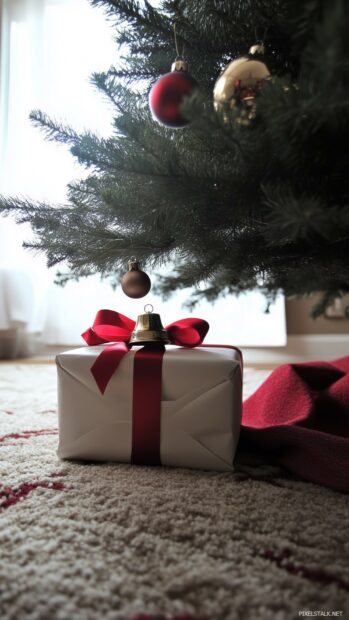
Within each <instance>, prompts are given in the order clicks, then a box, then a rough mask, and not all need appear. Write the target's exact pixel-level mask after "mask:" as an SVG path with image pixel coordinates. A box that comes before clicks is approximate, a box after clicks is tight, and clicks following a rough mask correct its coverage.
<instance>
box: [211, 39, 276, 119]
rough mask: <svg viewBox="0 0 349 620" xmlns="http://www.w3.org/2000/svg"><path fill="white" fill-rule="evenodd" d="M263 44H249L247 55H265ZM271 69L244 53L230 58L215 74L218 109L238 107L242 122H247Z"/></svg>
mask: <svg viewBox="0 0 349 620" xmlns="http://www.w3.org/2000/svg"><path fill="white" fill-rule="evenodd" d="M264 51H265V50H264V45H263V44H260V43H258V44H256V45H252V47H251V48H250V50H249V53H250V55H255V54H258V55H260V54H264ZM270 77H271V76H270V71H269V69H268V67H267V65H266V64H265V63H264V62H262V61H261V60H257V59H254V58H249V57H248V56H243V57H242V58H237V59H236V60H232V61H231V62H230V63H229V64H228V66H227V67H226V68H225V69H224V71H223V72H222V73H221V75H220V76H219V77H218V79H217V81H216V83H215V86H214V89H213V100H214V107H215V110H217V111H224V109H226V107H227V106H228V107H230V108H231V109H233V108H235V107H236V106H239V107H240V108H241V113H242V117H241V120H242V122H244V119H245V122H246V123H247V124H248V122H249V121H250V120H252V119H253V118H255V116H256V104H255V98H256V96H257V95H258V93H259V91H260V89H261V86H262V84H263V82H264V80H267V79H270Z"/></svg>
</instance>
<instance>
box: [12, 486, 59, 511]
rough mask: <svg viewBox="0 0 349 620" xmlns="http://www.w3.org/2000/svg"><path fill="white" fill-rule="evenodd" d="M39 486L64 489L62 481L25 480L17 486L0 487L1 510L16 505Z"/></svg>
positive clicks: (56, 489) (57, 489)
mask: <svg viewBox="0 0 349 620" xmlns="http://www.w3.org/2000/svg"><path fill="white" fill-rule="evenodd" d="M38 488H41V489H53V490H54V491H62V490H63V489H64V485H63V483H62V482H24V483H23V484H21V485H20V486H19V487H17V488H11V487H6V488H4V489H1V488H0V510H5V508H9V507H10V506H14V505H15V504H17V503H18V502H20V501H22V500H23V499H25V498H26V497H27V496H28V495H29V493H31V492H32V491H34V490H35V489H38Z"/></svg>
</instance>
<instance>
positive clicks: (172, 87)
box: [149, 71, 197, 127]
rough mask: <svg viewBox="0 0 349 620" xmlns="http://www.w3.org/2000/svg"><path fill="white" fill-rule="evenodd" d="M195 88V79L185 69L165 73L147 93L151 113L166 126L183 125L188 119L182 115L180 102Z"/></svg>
mask: <svg viewBox="0 0 349 620" xmlns="http://www.w3.org/2000/svg"><path fill="white" fill-rule="evenodd" d="M196 88H197V82H196V80H194V78H193V77H192V76H191V75H190V74H189V73H188V72H187V71H172V72H171V73H166V74H165V75H163V76H162V77H161V78H159V79H158V81H157V82H155V84H154V86H153V87H152V89H151V91H150V93H149V105H150V109H151V112H152V115H153V116H154V117H155V119H156V120H158V121H159V122H160V123H162V124H163V125H166V127H185V125H188V123H189V121H188V120H186V119H185V118H184V117H183V115H182V112H181V104H182V102H183V98H184V97H188V96H189V95H191V94H192V93H193V91H194V90H195V89H196Z"/></svg>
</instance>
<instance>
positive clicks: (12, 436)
mask: <svg viewBox="0 0 349 620" xmlns="http://www.w3.org/2000/svg"><path fill="white" fill-rule="evenodd" d="M57 433H58V429H57V428H43V429H41V430H39V431H23V432H22V433H10V434H9V435H3V436H2V437H0V443H1V442H3V441H6V440H7V439H29V438H30V437H40V436H41V435H57Z"/></svg>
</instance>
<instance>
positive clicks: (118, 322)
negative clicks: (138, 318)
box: [81, 310, 209, 394]
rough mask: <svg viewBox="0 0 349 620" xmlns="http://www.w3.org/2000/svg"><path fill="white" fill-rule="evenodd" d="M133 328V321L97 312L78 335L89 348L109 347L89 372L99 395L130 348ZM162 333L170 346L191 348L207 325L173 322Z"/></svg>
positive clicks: (193, 321) (109, 312) (196, 321)
mask: <svg viewBox="0 0 349 620" xmlns="http://www.w3.org/2000/svg"><path fill="white" fill-rule="evenodd" d="M135 325H136V323H135V321H132V319H129V318H128V317H127V316H124V315H123V314H120V312H114V310H99V311H98V312H97V314H96V318H95V320H94V323H93V325H92V327H90V328H89V329H87V330H86V331H85V332H84V333H83V334H81V335H82V337H83V339H84V340H85V342H87V344H88V345H90V346H93V345H97V344H109V346H108V347H105V349H104V350H103V351H102V353H101V354H100V355H99V356H98V357H97V359H96V361H95V362H94V364H93V366H92V368H91V372H92V374H93V377H94V379H95V381H96V383H97V385H98V387H99V389H100V391H101V393H102V394H104V392H105V389H106V387H107V385H108V383H109V381H110V379H111V378H112V376H113V374H114V372H115V371H116V370H117V367H118V366H119V364H120V362H121V361H122V359H123V358H124V356H125V355H126V353H128V351H129V350H130V348H131V345H130V344H129V340H130V338H131V334H132V332H133V330H134V327H135ZM165 329H166V331H167V335H168V339H169V341H170V343H171V344H176V345H179V346H181V347H190V348H193V347H197V346H199V345H200V344H201V343H202V342H203V340H204V338H205V336H206V334H207V332H208V329H209V324H208V323H207V321H204V320H203V319H195V318H189V319H181V320H180V321H175V322H174V323H171V324H170V325H168V326H167V327H166V328H165Z"/></svg>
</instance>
